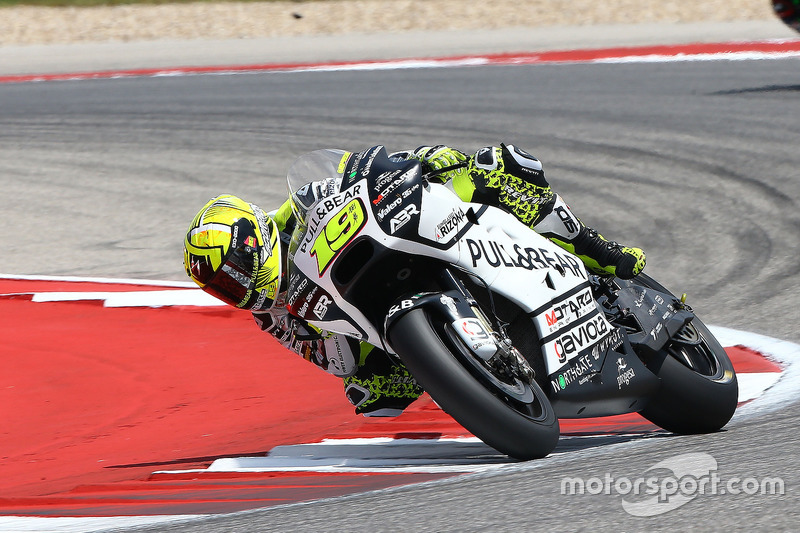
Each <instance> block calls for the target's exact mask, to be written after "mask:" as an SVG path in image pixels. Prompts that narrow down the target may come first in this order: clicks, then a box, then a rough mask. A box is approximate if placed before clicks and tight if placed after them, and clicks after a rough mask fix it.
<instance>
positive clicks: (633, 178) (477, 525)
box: [0, 60, 800, 531]
mask: <svg viewBox="0 0 800 533" xmlns="http://www.w3.org/2000/svg"><path fill="white" fill-rule="evenodd" d="M798 65H799V64H798V61H797V60H774V61H742V62H711V63H669V64H650V65H553V66H515V67H474V68H459V69H442V70H408V71H394V72H381V73H375V72H350V73H335V72H334V73H291V74H289V73H273V74H253V75H240V76H230V77H216V76H202V77H193V78H166V79H164V78H161V79H131V80H99V81H92V82H80V83H78V82H54V83H47V84H33V85H31V84H25V85H5V86H0V100H1V101H2V102H3V106H2V108H1V109H0V122H2V124H3V127H2V128H1V129H0V175H2V176H3V182H4V192H5V194H4V201H3V209H4V217H3V219H4V226H5V227H4V231H3V234H4V237H3V241H2V242H3V246H4V249H5V251H6V254H5V256H4V259H3V268H2V270H4V271H5V272H12V273H13V272H16V273H26V274H75V275H98V276H115V277H118V276H127V277H136V278H161V279H181V275H182V273H181V264H180V262H181V257H180V240H181V238H182V233H183V231H184V230H185V225H186V224H187V221H188V220H190V218H191V216H192V215H193V214H194V213H195V211H196V210H197V209H198V208H199V206H201V205H202V204H203V203H204V202H205V201H206V200H207V199H208V198H209V197H211V196H213V195H215V194H217V193H219V192H232V193H235V194H239V195H242V196H245V197H247V198H248V199H250V200H251V201H254V202H256V203H259V204H262V205H263V206H264V207H271V206H274V205H276V204H277V203H278V202H279V201H280V200H281V197H282V195H283V179H282V173H283V171H284V170H285V169H286V168H287V167H288V165H289V164H290V162H291V161H292V160H293V159H294V157H296V156H298V155H299V154H301V153H303V152H304V151H307V150H312V149H316V148H319V147H323V146H341V147H346V148H351V149H359V148H365V147H368V146H370V145H372V144H376V143H383V144H386V145H387V146H388V147H389V148H390V149H400V148H405V147H415V146H417V145H419V144H423V143H440V142H443V143H449V144H452V145H455V146H459V147H462V148H464V149H475V148H478V147H479V146H482V145H484V144H487V143H497V142H500V141H506V142H513V143H516V144H518V145H520V146H522V147H525V148H527V149H529V150H530V151H531V152H533V153H534V154H536V155H538V156H539V157H540V158H541V159H542V160H543V162H544V164H545V168H546V170H547V172H548V176H549V178H550V181H551V182H552V183H553V185H554V186H555V187H556V189H557V190H558V191H559V192H561V194H562V195H563V196H564V197H565V198H566V200H567V201H568V202H569V203H570V204H571V205H572V207H573V209H574V210H575V211H576V212H577V213H578V214H579V215H580V216H582V218H583V220H584V221H585V222H586V223H588V224H589V225H593V226H595V227H596V228H597V229H599V230H600V231H601V232H602V233H604V234H605V235H606V236H608V237H610V238H615V239H618V240H620V241H622V242H625V243H631V244H636V245H639V246H642V247H644V248H645V249H646V250H647V251H648V255H649V266H648V270H649V272H650V274H651V275H653V276H654V277H655V278H657V279H659V280H660V281H662V282H663V283H664V284H665V285H667V286H668V287H670V288H672V289H673V290H675V291H684V292H687V293H688V294H689V301H690V303H692V304H693V305H694V307H695V309H696V310H698V312H699V314H700V315H701V317H702V318H704V319H705V321H706V322H709V323H712V324H719V325H725V326H729V327H733V328H736V329H742V330H749V331H755V332H760V333H764V334H767V335H770V336H773V337H778V338H782V339H787V340H791V341H793V342H798V341H800V333H799V332H798V330H797V329H796V324H797V322H798V317H800V307H798V303H800V283H799V282H800V263H798V261H797V257H798V255H799V253H800V210H798V203H800V184H798V182H797V180H796V172H797V171H796V169H797V168H798V166H800V155H798V152H797V149H796V144H797V134H798V128H797V117H798V116H800V101H799V100H798V98H797V96H798V92H799V91H800V76H798V74H797V72H798ZM796 410H797V405H796V404H794V405H787V406H785V407H783V408H781V409H779V410H777V411H775V412H771V413H766V414H763V413H762V415H761V416H760V417H759V418H758V419H757V420H756V419H754V418H740V419H737V420H736V421H735V423H733V424H732V425H731V426H730V427H729V430H728V431H726V432H725V433H723V434H717V435H708V436H694V437H665V438H659V439H648V440H643V441H640V442H636V443H633V444H630V443H628V444H624V445H609V446H607V447H601V448H600V449H588V450H583V451H578V452H576V453H575V454H569V455H568V456H566V457H565V456H561V457H556V458H553V459H552V460H545V461H541V462H535V463H532V464H530V465H526V466H524V467H520V468H519V469H518V470H515V471H509V472H506V473H503V474H493V475H491V476H481V475H477V476H473V477H466V478H458V479H456V480H454V481H449V482H444V483H443V484H438V485H428V486H416V487H412V488H405V489H397V490H394V491H392V492H389V493H376V494H374V495H365V496H359V497H354V498H346V499H340V500H331V501H328V502H319V503H314V504H311V505H303V506H294V507H287V508H282V509H272V510H268V511H263V512H256V513H248V514H245V515H241V516H237V517H225V518H220V519H215V520H212V521H211V522H210V523H209V524H204V525H203V526H202V527H205V528H211V527H213V528H214V530H216V531H252V530H267V529H272V530H280V531H286V530H298V531H300V530H303V531H309V530H314V531H321V530H335V529H342V530H351V531H352V530H358V531H376V530H377V531H381V530H383V531H395V530H397V531H399V530H436V531H479V530H487V529H496V528H502V529H506V530H511V529H518V530H523V531H524V530H529V529H531V528H533V527H534V524H535V528H536V529H540V528H546V529H548V530H556V531H558V530H571V531H574V530H581V529H588V528H590V527H592V528H597V526H601V527H602V528H603V529H614V530H634V529H648V530H667V529H669V530H673V529H678V530H685V529H688V528H690V527H699V528H703V529H720V528H728V529H738V528H741V527H744V526H745V525H746V526H747V528H748V529H754V528H755V529H758V528H767V527H769V528H771V529H778V530H791V529H796V528H797V527H798V523H800V514H799V513H800V512H799V511H798V503H799V499H798V495H797V487H798V486H800V474H798V470H797V464H798V463H800V457H799V455H800V454H799V453H798V445H797V442H796V437H795V433H796V431H797V422H796V420H795V415H796ZM685 452H704V453H709V454H711V455H713V456H714V458H715V459H716V460H717V462H718V463H719V465H720V473H721V474H723V475H726V476H728V477H730V476H735V475H739V476H741V477H746V476H755V477H764V476H780V477H781V478H783V479H784V480H785V483H786V487H787V490H786V495H785V496H783V497H778V496H742V495H740V496H733V495H726V496H713V497H711V496H708V497H700V498H698V499H697V500H695V501H693V502H691V503H690V504H688V505H686V506H684V507H681V508H680V509H677V510H674V511H671V512H670V513H668V514H665V515H661V516H657V517H653V518H646V519H645V518H635V517H632V516H630V515H628V514H626V513H625V512H624V511H623V510H622V509H621V507H620V497H619V496H618V495H613V494H611V495H597V496H591V495H584V496H564V495H562V494H560V492H559V487H560V481H561V479H562V478H563V477H565V476H583V477H590V476H598V477H601V478H602V477H603V475H604V474H605V473H610V474H611V475H614V476H629V477H631V478H634V477H637V476H641V475H643V474H644V472H645V471H646V470H647V469H648V468H650V467H651V466H653V465H654V464H656V463H658V462H659V461H662V460H664V459H666V458H668V457H671V456H674V455H677V454H679V453H685ZM200 527H201V526H200V525H199V524H188V525H186V526H177V525H174V526H170V527H164V526H159V528H158V530H160V531H165V530H166V531H183V530H186V531H189V530H196V529H199V528H200Z"/></svg>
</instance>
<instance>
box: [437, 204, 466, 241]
mask: <svg viewBox="0 0 800 533" xmlns="http://www.w3.org/2000/svg"><path fill="white" fill-rule="evenodd" d="M465 218H466V215H465V214H464V211H462V210H461V208H459V209H458V211H455V210H454V211H453V212H452V213H450V214H449V215H447V218H445V219H444V220H443V221H441V222H440V223H439V224H437V225H436V241H437V242H440V241H446V240H448V239H449V236H450V234H451V233H453V232H454V231H457V230H458V228H459V226H460V225H461V223H462V222H463V221H464V219H465Z"/></svg>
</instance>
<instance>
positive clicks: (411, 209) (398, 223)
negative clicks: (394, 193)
mask: <svg viewBox="0 0 800 533" xmlns="http://www.w3.org/2000/svg"><path fill="white" fill-rule="evenodd" d="M412 215H419V211H418V210H417V206H416V205H414V204H411V205H407V206H405V207H404V208H403V209H401V210H400V212H399V213H397V214H396V215H395V216H394V218H393V219H392V220H391V221H390V223H389V224H390V229H389V232H390V233H391V234H393V235H394V232H395V231H397V230H399V229H400V228H402V227H403V226H405V225H406V223H407V222H408V221H409V220H411V216H412Z"/></svg>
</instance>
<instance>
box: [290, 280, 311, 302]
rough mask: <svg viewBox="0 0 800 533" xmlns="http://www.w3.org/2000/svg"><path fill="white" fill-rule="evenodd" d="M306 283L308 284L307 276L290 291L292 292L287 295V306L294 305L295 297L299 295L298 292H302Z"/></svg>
mask: <svg viewBox="0 0 800 533" xmlns="http://www.w3.org/2000/svg"><path fill="white" fill-rule="evenodd" d="M307 285H308V278H303V280H302V281H301V282H300V283H299V284H298V285H297V288H296V289H295V290H294V291H292V294H291V295H290V296H289V299H288V300H287V303H288V305H289V307H291V306H293V305H294V302H295V301H296V300H297V298H298V297H299V296H300V293H301V292H303V289H305V288H306V286H307Z"/></svg>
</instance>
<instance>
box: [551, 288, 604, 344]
mask: <svg viewBox="0 0 800 533" xmlns="http://www.w3.org/2000/svg"><path fill="white" fill-rule="evenodd" d="M596 310H597V306H596V305H595V304H594V299H593V298H592V291H591V289H589V288H588V287H587V288H585V289H583V290H581V291H580V292H579V293H577V294H575V295H574V296H571V297H570V298H569V299H567V300H564V301H562V302H559V303H558V304H556V305H554V306H553V307H551V308H550V309H548V310H547V311H545V312H544V313H543V315H544V322H545V324H546V328H547V329H545V325H544V324H541V316H542V315H539V317H537V318H538V319H539V322H540V327H542V329H543V331H542V335H549V334H550V333H553V332H554V331H557V330H559V329H561V328H563V327H564V326H566V325H567V324H570V323H572V322H574V321H575V320H577V319H579V318H582V317H584V316H586V315H588V314H589V313H591V312H593V311H596Z"/></svg>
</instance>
